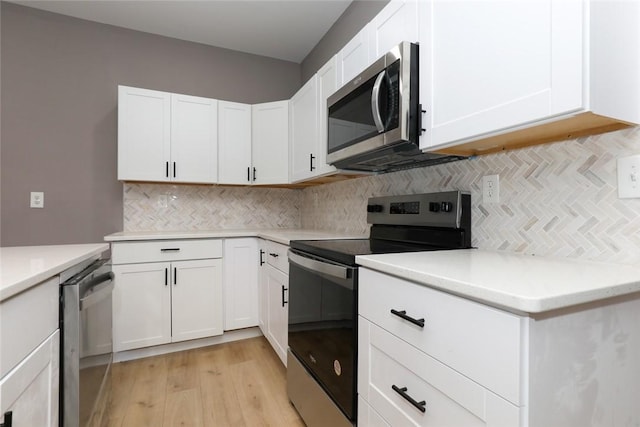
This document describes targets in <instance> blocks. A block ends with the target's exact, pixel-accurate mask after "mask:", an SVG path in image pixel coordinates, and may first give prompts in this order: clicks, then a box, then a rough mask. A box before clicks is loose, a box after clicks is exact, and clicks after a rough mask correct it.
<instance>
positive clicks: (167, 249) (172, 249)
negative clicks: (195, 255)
mask: <svg viewBox="0 0 640 427" xmlns="http://www.w3.org/2000/svg"><path fill="white" fill-rule="evenodd" d="M178 251H180V248H162V249H160V252H178Z"/></svg>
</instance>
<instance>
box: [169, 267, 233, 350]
mask: <svg viewBox="0 0 640 427" xmlns="http://www.w3.org/2000/svg"><path fill="white" fill-rule="evenodd" d="M171 268H172V270H171V288H172V289H171V294H172V295H171V303H172V327H171V331H172V334H171V335H172V339H171V341H172V342H178V341H185V340H191V339H196V338H204V337H211V336H214V335H221V334H222V325H223V303H222V260H221V259H204V260H196V261H176V262H173V263H171Z"/></svg>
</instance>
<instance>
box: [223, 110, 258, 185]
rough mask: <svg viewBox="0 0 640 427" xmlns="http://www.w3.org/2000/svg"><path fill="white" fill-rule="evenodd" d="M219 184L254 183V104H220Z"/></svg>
mask: <svg viewBox="0 0 640 427" xmlns="http://www.w3.org/2000/svg"><path fill="white" fill-rule="evenodd" d="M218 141H219V143H218V145H219V152H218V154H219V160H218V182H219V183H220V184H245V185H246V184H251V182H252V181H253V179H252V176H253V171H252V169H251V105H249V104H240V103H237V102H228V101H219V102H218Z"/></svg>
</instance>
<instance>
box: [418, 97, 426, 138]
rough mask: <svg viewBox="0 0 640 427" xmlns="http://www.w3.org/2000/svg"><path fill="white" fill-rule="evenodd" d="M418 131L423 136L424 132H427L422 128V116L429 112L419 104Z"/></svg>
mask: <svg viewBox="0 0 640 427" xmlns="http://www.w3.org/2000/svg"><path fill="white" fill-rule="evenodd" d="M418 111H420V113H419V114H418V131H420V133H419V135H422V132H424V131H426V129H425V128H423V127H422V115H423V114H424V113H426V112H427V110H423V109H422V104H418Z"/></svg>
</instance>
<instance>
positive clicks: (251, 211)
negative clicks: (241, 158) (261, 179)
mask: <svg viewBox="0 0 640 427" xmlns="http://www.w3.org/2000/svg"><path fill="white" fill-rule="evenodd" d="M634 154H640V127H637V128H632V129H627V130H622V131H618V132H613V133H608V134H604V135H597V136H592V137H588V138H581V139H578V140H573V141H566V142H559V143H554V144H546V145H540V146H536V147H530V148H525V149H521V150H514V151H509V152H505V153H498V154H491V155H486V156H481V157H477V158H473V159H470V160H464V161H460V162H455V163H448V164H444V165H438V166H432V167H428V168H420V169H412V170H408V171H401V172H395V173H390V174H384V175H377V176H369V177H364V178H359V179H354V180H349V181H343V182H339V183H335V184H327V185H323V186H318V187H311V188H307V189H305V190H287V189H265V188H243V187H216V186H188V185H179V186H172V185H158V184H125V188H124V190H125V191H124V218H125V219H124V229H125V230H127V231H138V230H181V229H185V230H197V229H212V228H255V227H260V228H294V227H303V228H311V229H319V230H331V231H344V232H349V233H353V232H356V233H361V232H366V231H367V229H368V225H367V223H366V204H367V199H368V198H369V197H372V196H382V195H397V194H411V193H423V192H433V191H447V190H458V189H459V190H463V191H467V192H470V193H471V199H472V223H473V225H472V235H473V241H472V243H473V246H475V247H478V248H481V249H488V250H503V251H510V252H518V253H526V254H535V255H539V256H544V255H550V256H562V257H572V258H583V259H590V260H597V261H612V262H621V263H638V262H640V199H618V197H617V177H616V159H617V158H619V157H625V156H629V155H634ZM490 174H499V175H500V203H498V204H483V203H482V177H483V176H484V175H490ZM165 201H166V203H164V202H165ZM165 204H166V207H165V206H164V205H165Z"/></svg>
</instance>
